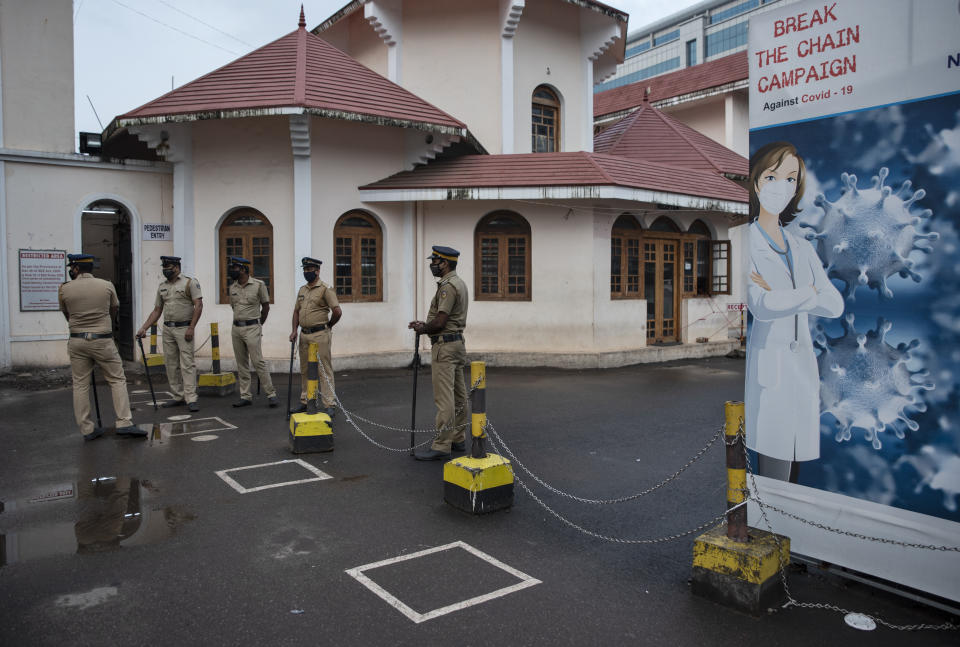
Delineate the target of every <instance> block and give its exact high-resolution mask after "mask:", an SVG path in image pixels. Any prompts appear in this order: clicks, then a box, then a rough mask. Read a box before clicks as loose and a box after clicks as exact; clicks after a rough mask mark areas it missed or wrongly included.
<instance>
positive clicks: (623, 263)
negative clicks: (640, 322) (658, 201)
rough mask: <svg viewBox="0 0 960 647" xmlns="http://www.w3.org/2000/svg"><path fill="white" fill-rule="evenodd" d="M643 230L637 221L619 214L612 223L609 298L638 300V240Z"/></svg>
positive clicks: (639, 293)
mask: <svg viewBox="0 0 960 647" xmlns="http://www.w3.org/2000/svg"><path fill="white" fill-rule="evenodd" d="M642 234H643V230H641V229H640V223H638V222H637V219H636V218H634V217H633V216H631V215H630V214H628V213H624V214H621V216H620V217H619V218H617V220H616V222H614V223H613V231H612V232H611V234H610V297H611V298H613V299H639V298H640V297H641V294H642V293H641V291H640V239H641V236H642Z"/></svg>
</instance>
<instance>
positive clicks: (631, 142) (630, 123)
mask: <svg viewBox="0 0 960 647" xmlns="http://www.w3.org/2000/svg"><path fill="white" fill-rule="evenodd" d="M593 150H594V151H596V152H598V153H610V154H612V155H622V156H624V157H630V158H633V159H641V160H647V161H650V162H659V163H661V164H672V165H676V166H683V167H685V168H690V169H697V170H700V171H712V172H714V173H723V174H727V175H738V176H743V177H745V176H747V175H748V174H749V171H750V168H749V166H750V164H749V162H748V161H747V158H745V157H743V156H741V155H738V154H736V153H734V152H733V151H732V150H730V149H729V148H727V147H726V146H723V145H722V144H719V143H717V142H715V141H714V140H712V139H710V138H709V137H707V136H706V135H704V134H702V133H700V132H698V131H696V130H694V129H693V128H691V127H690V126H687V125H686V124H684V123H681V122H679V121H677V120H676V119H674V118H672V117H670V116H669V115H666V114H664V113H663V112H661V111H659V110H657V109H656V108H654V107H653V106H651V105H650V104H649V103H647V102H644V103H642V104H641V107H640V109H639V110H636V111H634V112H632V113H630V114H629V115H627V116H626V117H624V118H623V119H621V120H620V121H618V122H617V123H615V124H614V125H612V126H610V127H609V128H607V129H606V130H604V131H603V132H602V133H600V134H599V135H597V136H596V137H595V138H594V140H593Z"/></svg>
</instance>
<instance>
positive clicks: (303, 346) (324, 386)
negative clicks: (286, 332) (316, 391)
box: [300, 328, 337, 407]
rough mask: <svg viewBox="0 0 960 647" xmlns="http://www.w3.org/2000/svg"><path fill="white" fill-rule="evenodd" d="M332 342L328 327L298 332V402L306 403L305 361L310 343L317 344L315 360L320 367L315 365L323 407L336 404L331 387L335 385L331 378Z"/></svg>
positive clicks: (307, 358) (307, 357)
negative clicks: (325, 375)
mask: <svg viewBox="0 0 960 647" xmlns="http://www.w3.org/2000/svg"><path fill="white" fill-rule="evenodd" d="M332 342H333V336H332V335H331V334H330V329H329V328H327V329H326V330H320V331H317V332H312V333H304V332H301V333H300V403H301V404H306V403H307V362H308V360H309V355H308V352H309V349H310V344H312V343H316V344H317V361H318V362H319V363H320V367H322V369H321V368H320V367H317V375H318V378H319V380H320V396H321V398H322V399H323V406H324V407H333V406H336V404H337V401H336V399H335V398H334V397H333V388H332V387H334V386H335V383H334V380H333V364H331V363H330V347H331V345H332ZM324 371H326V373H327V377H328V378H330V383H329V384H328V383H327V379H326V378H325V377H324V376H323V372H324Z"/></svg>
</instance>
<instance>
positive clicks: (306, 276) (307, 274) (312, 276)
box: [303, 272, 317, 283]
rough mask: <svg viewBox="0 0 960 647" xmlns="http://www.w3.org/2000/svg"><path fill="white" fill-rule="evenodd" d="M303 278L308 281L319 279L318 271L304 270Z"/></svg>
mask: <svg viewBox="0 0 960 647" xmlns="http://www.w3.org/2000/svg"><path fill="white" fill-rule="evenodd" d="M303 278H304V280H305V281H306V282H307V283H313V282H314V281H316V280H317V273H316V272H304V273H303Z"/></svg>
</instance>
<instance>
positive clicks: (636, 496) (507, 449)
mask: <svg viewBox="0 0 960 647" xmlns="http://www.w3.org/2000/svg"><path fill="white" fill-rule="evenodd" d="M486 429H487V430H488V431H489V432H490V434H491V435H492V436H494V437H495V438H496V440H497V442H498V443H499V444H500V446H501V447H502V448H503V450H504V451H505V452H506V453H507V455H508V456H509V457H510V460H511V461H513V462H514V463H516V464H517V465H518V466H519V467H520V469H522V470H523V471H524V472H526V473H527V474H528V475H529V476H530V478H532V479H533V480H534V481H536V482H537V483H539V484H540V485H541V486H542V487H544V488H546V489H547V490H549V491H551V492H553V493H554V494H558V495H560V496H562V497H566V498H568V499H572V500H574V501H578V502H580V503H587V504H591V505H612V504H615V503H626V502H627V501H635V500H636V499H639V498H640V497H643V496H646V495H648V494H650V493H651V492H654V491H656V490H659V489H660V488H662V487H663V486H664V485H666V484H667V483H670V482H671V481H673V480H675V479H676V478H677V477H679V476H680V475H681V474H682V473H683V472H684V471H686V469H687V468H688V467H690V466H691V465H693V464H694V463H695V462H696V461H697V460H698V459H699V458H700V457H701V456H703V455H704V454H705V453H706V452H707V450H709V449H710V448H711V447H712V446H713V444H714V443H715V442H717V439H718V438H720V437H721V436H722V435H723V427H722V426H721V427H720V428H719V429H718V430H717V432H716V433H715V434H714V435H713V437H712V438H710V440H709V441H707V444H706V445H705V446H704V447H703V449H701V450H700V451H699V452H697V453H696V454H695V455H694V456H693V458H691V459H690V460H689V461H687V462H686V464H684V465H683V466H682V467H681V468H680V469H678V470H677V471H676V472H674V473H673V474H671V475H670V476H668V477H667V478H665V479H663V480H662V481H660V482H659V483H657V484H656V485H654V486H651V487H649V488H647V489H646V490H643V491H642V492H638V493H636V494H631V495H628V496H623V497H618V498H616V499H587V498H584V497H580V496H577V495H575V494H570V493H568V492H563V491H562V490H558V489H557V488H555V487H553V486H552V485H550V484H549V483H546V482H544V481H543V480H542V479H540V477H538V476H537V475H536V474H534V473H533V472H531V471H530V470H529V469H528V468H527V466H526V465H524V464H523V463H521V462H520V461H519V460H517V457H516V455H515V454H514V453H513V451H511V449H510V447H508V446H507V444H506V443H505V442H504V441H503V439H502V438H501V437H500V435H499V434H498V433H497V431H496V429H494V427H493V425H492V424H491V423H490V422H489V420H488V421H487V427H486Z"/></svg>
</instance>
